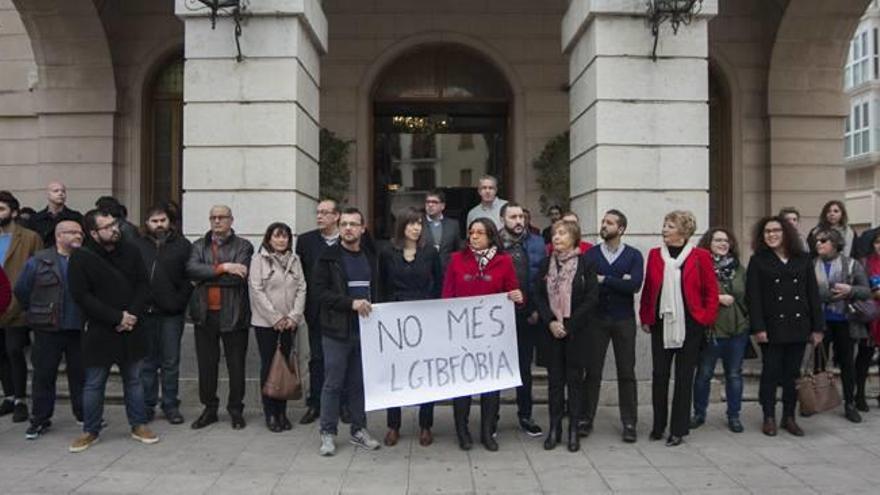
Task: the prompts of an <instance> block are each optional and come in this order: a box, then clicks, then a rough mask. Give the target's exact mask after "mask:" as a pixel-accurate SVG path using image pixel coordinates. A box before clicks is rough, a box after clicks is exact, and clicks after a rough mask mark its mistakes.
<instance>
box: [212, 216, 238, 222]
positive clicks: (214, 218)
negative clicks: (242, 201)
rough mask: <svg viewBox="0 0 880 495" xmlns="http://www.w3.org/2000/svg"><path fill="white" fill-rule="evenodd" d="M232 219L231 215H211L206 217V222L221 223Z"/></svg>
mask: <svg viewBox="0 0 880 495" xmlns="http://www.w3.org/2000/svg"><path fill="white" fill-rule="evenodd" d="M230 218H232V215H211V216H210V217H208V220H210V221H212V222H222V221H223V220H229V219H230Z"/></svg>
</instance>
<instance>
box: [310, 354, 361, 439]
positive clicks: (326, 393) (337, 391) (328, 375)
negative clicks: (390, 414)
mask: <svg viewBox="0 0 880 495" xmlns="http://www.w3.org/2000/svg"><path fill="white" fill-rule="evenodd" d="M321 345H322V346H323V348H324V389H323V390H322V391H321V433H330V434H332V435H336V431H337V426H338V424H339V403H340V401H341V400H342V395H343V393H344V394H346V395H347V397H348V407H349V409H350V410H351V428H350V430H351V434H352V435H354V434H355V433H356V432H357V431H358V430H360V429H361V428H366V427H367V414H366V413H365V412H364V373H363V364H362V362H361V343H360V341H359V340H358V339H353V338H350V339H346V340H340V339H333V338H330V337H322V339H321Z"/></svg>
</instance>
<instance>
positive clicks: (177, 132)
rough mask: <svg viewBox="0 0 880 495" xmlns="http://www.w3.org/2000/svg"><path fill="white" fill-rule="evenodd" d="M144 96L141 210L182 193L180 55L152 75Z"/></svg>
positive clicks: (181, 83)
mask: <svg viewBox="0 0 880 495" xmlns="http://www.w3.org/2000/svg"><path fill="white" fill-rule="evenodd" d="M146 88H147V90H146V94H145V95H144V96H145V97H144V109H145V111H144V118H145V122H144V141H143V143H144V161H143V167H142V168H141V170H142V174H141V211H145V210H146V209H147V208H149V207H150V206H151V205H155V204H159V203H165V202H167V201H174V202H175V203H177V204H178V205H180V204H181V203H180V199H181V195H182V193H183V188H182V185H183V166H182V164H183V56H182V54H177V55H175V56H174V57H172V58H171V59H169V60H168V61H167V62H166V63H165V64H163V65H162V66H161V67H160V68H159V70H158V71H157V72H156V75H155V77H154V78H153V80H152V82H151V84H149V85H147V86H146Z"/></svg>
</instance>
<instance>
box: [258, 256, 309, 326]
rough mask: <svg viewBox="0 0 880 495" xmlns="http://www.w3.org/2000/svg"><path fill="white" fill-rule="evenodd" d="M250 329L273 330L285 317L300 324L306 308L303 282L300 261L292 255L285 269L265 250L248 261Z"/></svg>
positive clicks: (304, 282)
mask: <svg viewBox="0 0 880 495" xmlns="http://www.w3.org/2000/svg"><path fill="white" fill-rule="evenodd" d="M248 280H249V282H250V289H251V290H250V300H251V325H253V326H255V327H272V326H274V325H275V323H277V322H278V321H279V320H280V319H282V318H283V317H285V316H287V317H290V318H291V319H293V321H294V322H296V324H297V326H299V325H300V324H302V322H303V311H304V309H305V305H306V279H305V276H304V275H303V270H302V264H301V263H300V261H299V257H298V256H297V255H296V254H294V253H291V255H290V260H289V261H288V262H287V266H281V265H280V264H279V262H278V260H276V259H275V258H274V257H273V256H272V255H271V254H269V253H268V252H267V251H266V250H265V249H264V248H260V251H259V252H258V253H257V254H256V255H255V256H254V257H253V258H252V259H251V267H250V271H249V272H248Z"/></svg>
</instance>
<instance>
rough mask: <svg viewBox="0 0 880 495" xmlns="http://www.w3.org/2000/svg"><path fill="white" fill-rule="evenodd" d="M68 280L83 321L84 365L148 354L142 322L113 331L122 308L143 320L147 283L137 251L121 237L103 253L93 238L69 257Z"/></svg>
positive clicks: (120, 315) (127, 361)
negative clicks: (111, 249)
mask: <svg viewBox="0 0 880 495" xmlns="http://www.w3.org/2000/svg"><path fill="white" fill-rule="evenodd" d="M67 277H68V284H69V285H70V292H71V295H72V296H73V300H74V301H76V304H77V305H79V307H80V309H81V310H82V313H83V317H84V319H85V320H86V325H85V328H86V330H85V332H84V333H83V337H82V348H83V364H84V365H85V366H86V367H89V366H110V365H111V364H113V363H121V364H126V363H132V362H135V361H138V360H139V359H141V358H143V357H144V356H145V355H146V350H147V339H146V335H145V334H144V331H143V329H142V328H141V326H140V324H138V325H136V326H135V327H134V330H132V331H130V332H117V331H116V326H117V325H118V324H119V323H120V322H121V321H122V312H123V311H128V312H129V313H131V314H133V315H135V316H137V317H138V318H141V317H142V316H143V314H144V309H145V307H146V303H147V299H148V297H149V294H150V286H149V284H148V283H147V274H146V270H144V261H143V259H141V253H140V251H138V250H137V248H136V247H134V246H133V245H131V244H129V243H127V242H122V241H120V242H119V243H118V244H117V245H116V249H114V250H113V251H111V252H107V251H106V250H105V249H104V248H102V247H100V246H98V245H97V244H96V243H95V242H94V241H92V240H91V239H87V240H86V243H85V244H84V245H83V247H81V248H80V249H77V250H75V251H74V252H73V254H72V255H71V256H70V267H69V268H68V274H67Z"/></svg>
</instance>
